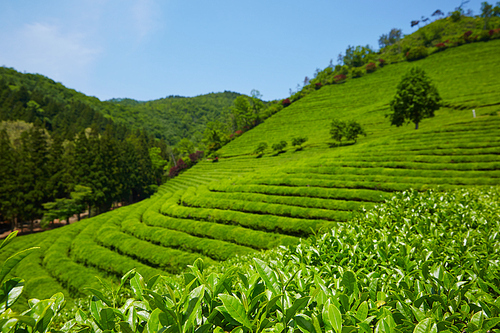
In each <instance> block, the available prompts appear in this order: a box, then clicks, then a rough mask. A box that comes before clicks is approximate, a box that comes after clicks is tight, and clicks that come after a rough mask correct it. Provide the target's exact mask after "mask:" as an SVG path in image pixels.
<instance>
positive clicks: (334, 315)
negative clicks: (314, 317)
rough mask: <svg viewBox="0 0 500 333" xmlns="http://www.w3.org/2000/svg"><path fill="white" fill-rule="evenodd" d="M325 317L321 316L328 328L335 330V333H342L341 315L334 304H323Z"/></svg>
mask: <svg viewBox="0 0 500 333" xmlns="http://www.w3.org/2000/svg"><path fill="white" fill-rule="evenodd" d="M325 310H326V316H325V315H324V316H323V320H325V319H326V321H328V323H329V324H330V326H331V327H332V328H333V329H334V330H335V332H336V333H341V332H342V314H341V313H340V311H339V309H338V308H337V307H336V306H335V305H334V304H328V305H327V304H325Z"/></svg>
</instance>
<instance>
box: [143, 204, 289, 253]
mask: <svg viewBox="0 0 500 333" xmlns="http://www.w3.org/2000/svg"><path fill="white" fill-rule="evenodd" d="M144 223H145V224H147V225H149V226H153V227H161V228H166V229H170V230H177V231H182V232H185V233H188V234H190V235H193V236H200V237H207V238H212V239H217V240H222V241H226V242H231V243H235V244H239V245H242V246H246V247H251V248H254V249H264V250H266V249H271V248H273V247H276V246H278V245H286V246H288V245H295V244H297V243H298V238H296V237H292V236H286V235H280V234H275V233H269V232H262V231H257V230H251V229H247V228H243V227H240V226H233V225H224V224H217V223H211V222H203V221H194V220H190V219H177V218H172V217H169V216H164V215H162V214H160V213H158V212H155V211H153V210H150V211H147V212H146V213H145V214H144Z"/></svg>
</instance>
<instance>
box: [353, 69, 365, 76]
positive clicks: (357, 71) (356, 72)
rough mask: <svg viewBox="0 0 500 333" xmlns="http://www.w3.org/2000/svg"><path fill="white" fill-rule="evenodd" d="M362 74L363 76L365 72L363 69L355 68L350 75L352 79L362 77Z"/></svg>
mask: <svg viewBox="0 0 500 333" xmlns="http://www.w3.org/2000/svg"><path fill="white" fill-rule="evenodd" d="M364 74H365V71H364V69H363V67H355V68H353V69H352V71H351V75H352V77H353V78H358V77H362V76H363V75H364Z"/></svg>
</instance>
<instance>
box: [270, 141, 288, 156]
mask: <svg viewBox="0 0 500 333" xmlns="http://www.w3.org/2000/svg"><path fill="white" fill-rule="evenodd" d="M287 145H288V143H287V142H286V141H285V140H281V141H280V142H279V143H275V144H273V146H272V148H273V150H274V151H275V152H277V153H281V152H283V151H284V150H285V148H286V146H287Z"/></svg>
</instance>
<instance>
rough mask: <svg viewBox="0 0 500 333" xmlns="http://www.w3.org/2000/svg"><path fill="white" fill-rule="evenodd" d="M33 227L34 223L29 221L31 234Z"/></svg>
mask: <svg viewBox="0 0 500 333" xmlns="http://www.w3.org/2000/svg"><path fill="white" fill-rule="evenodd" d="M34 227H35V221H34V220H31V221H30V230H31V233H33V229H34Z"/></svg>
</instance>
